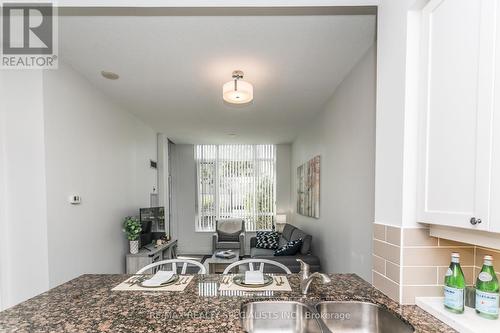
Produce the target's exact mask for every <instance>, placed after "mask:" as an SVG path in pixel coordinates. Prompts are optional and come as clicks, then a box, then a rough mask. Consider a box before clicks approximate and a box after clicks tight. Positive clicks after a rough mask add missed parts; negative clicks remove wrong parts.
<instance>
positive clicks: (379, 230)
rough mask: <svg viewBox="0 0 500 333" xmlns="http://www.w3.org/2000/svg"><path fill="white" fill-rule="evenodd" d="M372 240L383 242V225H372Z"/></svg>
mask: <svg viewBox="0 0 500 333" xmlns="http://www.w3.org/2000/svg"><path fill="white" fill-rule="evenodd" d="M373 238H374V239H378V240H381V241H385V225H383V224H374V225H373Z"/></svg>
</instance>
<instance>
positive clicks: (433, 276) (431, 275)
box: [403, 267, 439, 285]
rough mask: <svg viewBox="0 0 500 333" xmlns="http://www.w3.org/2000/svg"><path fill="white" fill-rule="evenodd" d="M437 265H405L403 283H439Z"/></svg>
mask: <svg viewBox="0 0 500 333" xmlns="http://www.w3.org/2000/svg"><path fill="white" fill-rule="evenodd" d="M437 270H438V268H437V267H403V285H428V284H439V282H438V273H437Z"/></svg>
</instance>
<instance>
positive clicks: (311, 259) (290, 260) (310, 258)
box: [251, 248, 321, 273]
mask: <svg viewBox="0 0 500 333" xmlns="http://www.w3.org/2000/svg"><path fill="white" fill-rule="evenodd" d="M254 250H262V251H270V252H271V253H268V254H265V253H262V254H260V255H255V251H254ZM252 251H254V252H252ZM251 253H254V255H252V258H256V259H268V260H273V261H277V262H279V263H282V264H283V265H285V266H286V267H288V268H289V269H290V271H292V273H298V272H300V264H299V263H298V262H297V259H302V260H303V261H305V262H306V263H308V264H309V266H310V269H311V272H318V271H321V265H320V261H319V258H318V257H316V256H314V255H311V254H308V255H302V254H297V255H295V256H274V251H273V250H266V249H255V248H253V249H252V250H251ZM264 272H266V273H283V271H282V270H281V268H278V267H275V266H271V265H264Z"/></svg>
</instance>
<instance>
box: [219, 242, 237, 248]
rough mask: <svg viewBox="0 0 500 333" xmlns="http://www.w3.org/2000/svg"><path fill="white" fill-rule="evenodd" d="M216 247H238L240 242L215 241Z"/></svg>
mask: <svg viewBox="0 0 500 333" xmlns="http://www.w3.org/2000/svg"><path fill="white" fill-rule="evenodd" d="M217 248H218V249H239V248H240V242H217Z"/></svg>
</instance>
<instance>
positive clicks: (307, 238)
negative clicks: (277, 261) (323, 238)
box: [290, 228, 312, 254]
mask: <svg viewBox="0 0 500 333" xmlns="http://www.w3.org/2000/svg"><path fill="white" fill-rule="evenodd" d="M296 239H302V247H301V248H300V253H301V254H309V253H310V252H311V241H312V236H311V235H309V234H306V233H305V232H303V231H302V230H300V229H298V228H295V229H294V230H293V232H292V236H291V237H290V240H296Z"/></svg>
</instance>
